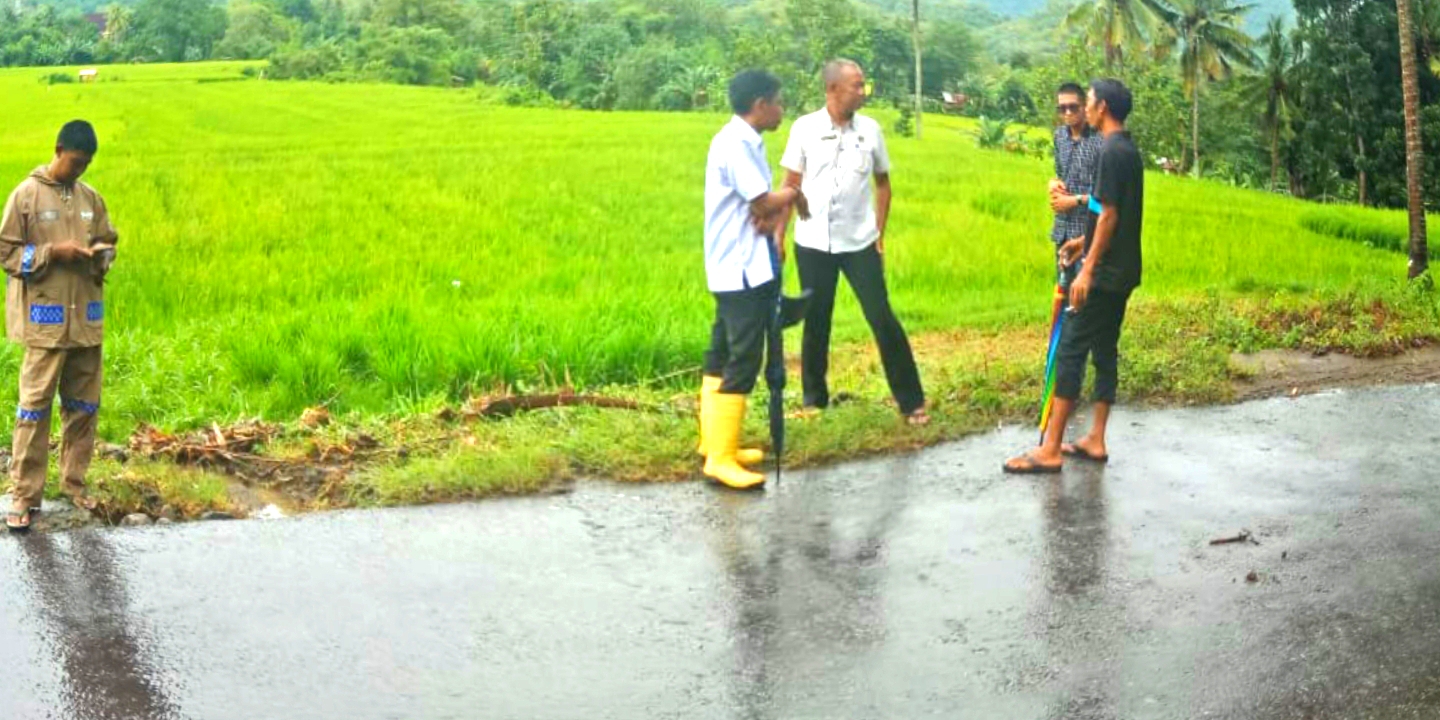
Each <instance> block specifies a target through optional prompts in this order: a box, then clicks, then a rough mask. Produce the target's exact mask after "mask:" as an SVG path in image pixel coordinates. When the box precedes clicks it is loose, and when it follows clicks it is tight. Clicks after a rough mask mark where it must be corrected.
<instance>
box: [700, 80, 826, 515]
mask: <svg viewBox="0 0 1440 720" xmlns="http://www.w3.org/2000/svg"><path fill="white" fill-rule="evenodd" d="M730 105H731V107H732V109H734V111H735V116H734V117H732V118H731V119H730V122H729V123H727V124H726V125H725V127H723V128H721V130H720V132H718V133H716V135H715V138H714V140H712V141H711V143H710V154H709V158H708V160H707V162H706V167H705V276H706V281H707V283H708V285H709V288H710V292H711V293H713V294H714V295H715V324H714V326H713V327H712V328H711V339H710V350H709V352H707V353H706V354H705V377H704V382H703V384H702V386H701V393H700V448H699V449H700V451H701V452H702V453H703V454H704V455H705V475H706V476H708V477H710V478H713V479H714V480H716V481H718V482H720V483H722V484H724V485H727V486H729V487H732V488H736V489H749V488H755V487H759V486H760V485H763V484H764V482H765V476H764V475H759V474H757V473H752V472H750V471H749V470H746V469H745V468H744V467H743V466H742V465H741V461H742V460H744V461H747V462H749V463H751V464H754V463H756V462H759V461H760V459H761V455H760V453H759V452H758V451H755V450H746V451H741V450H740V449H739V441H740V427H741V425H742V423H743V421H744V419H745V404H746V398H747V396H748V395H749V394H750V392H751V391H752V390H754V389H755V382H756V380H757V379H758V378H759V375H760V365H761V363H762V361H763V360H764V349H765V336H766V330H767V328H768V327H769V323H770V322H771V319H772V318H773V317H774V314H775V307H776V303H778V302H779V299H780V277H779V266H780V263H779V258H778V248H777V247H776V246H775V245H774V240H773V239H772V237H773V235H774V234H775V228H776V226H777V225H779V224H780V223H781V222H783V221H784V220H785V219H786V218H788V217H789V211H790V209H791V208H792V207H794V208H795V209H796V210H797V211H798V212H799V214H800V216H801V217H809V210H808V208H807V206H806V203H805V196H804V195H802V194H801V192H800V189H799V187H797V186H786V187H785V188H783V189H781V190H776V191H774V192H771V185H772V183H773V182H774V180H773V176H772V174H771V172H770V162H769V160H768V159H767V157H766V155H765V141H764V139H762V138H761V136H760V134H761V133H762V132H769V131H771V130H774V129H775V128H777V127H780V121H781V119H782V118H783V117H784V115H785V110H784V107H783V106H782V105H781V104H780V81H779V80H777V79H776V78H775V76H773V75H771V74H769V73H767V72H763V71H759V70H750V71H746V72H742V73H740V74H739V75H736V76H735V79H734V80H732V81H731V83H730Z"/></svg>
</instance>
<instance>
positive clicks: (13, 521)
mask: <svg viewBox="0 0 1440 720" xmlns="http://www.w3.org/2000/svg"><path fill="white" fill-rule="evenodd" d="M34 513H35V508H25V511H24V512H16V511H15V510H11V511H10V512H7V513H5V527H6V528H8V529H9V530H10V532H12V533H22V532H25V531H27V530H29V529H30V521H31V519H32V518H31V516H32V515H33V514H34Z"/></svg>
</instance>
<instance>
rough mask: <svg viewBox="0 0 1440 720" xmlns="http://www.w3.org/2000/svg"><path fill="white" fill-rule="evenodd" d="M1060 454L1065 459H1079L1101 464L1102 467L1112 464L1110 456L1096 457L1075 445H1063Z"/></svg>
mask: <svg viewBox="0 0 1440 720" xmlns="http://www.w3.org/2000/svg"><path fill="white" fill-rule="evenodd" d="M1060 454H1061V455H1064V456H1065V457H1072V458H1078V459H1080V460H1089V461H1090V462H1093V463H1099V464H1101V465H1104V464H1106V463H1109V462H1110V456H1109V455H1096V454H1094V453H1092V452H1090V451H1089V450H1086V449H1085V448H1083V447H1080V446H1079V445H1077V444H1075V443H1065V444H1064V445H1061V446H1060Z"/></svg>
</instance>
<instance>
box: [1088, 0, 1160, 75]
mask: <svg viewBox="0 0 1440 720" xmlns="http://www.w3.org/2000/svg"><path fill="white" fill-rule="evenodd" d="M1169 18H1170V8H1169V7H1167V5H1166V3H1165V1H1164V0H1081V1H1080V3H1079V4H1077V5H1076V6H1075V8H1074V9H1073V10H1071V11H1070V14H1069V15H1068V16H1066V18H1065V27H1066V29H1067V30H1078V31H1080V32H1083V33H1085V37H1086V39H1087V40H1088V42H1089V43H1090V46H1091V47H1102V48H1104V49H1105V69H1106V70H1107V71H1110V72H1114V71H1115V70H1116V69H1118V68H1120V67H1121V66H1122V65H1123V64H1124V62H1125V52H1126V51H1130V50H1133V51H1143V50H1144V49H1145V47H1146V46H1147V45H1148V44H1151V43H1154V42H1155V40H1156V36H1157V34H1160V33H1163V32H1164V31H1165V27H1166V24H1167V21H1168V20H1169Z"/></svg>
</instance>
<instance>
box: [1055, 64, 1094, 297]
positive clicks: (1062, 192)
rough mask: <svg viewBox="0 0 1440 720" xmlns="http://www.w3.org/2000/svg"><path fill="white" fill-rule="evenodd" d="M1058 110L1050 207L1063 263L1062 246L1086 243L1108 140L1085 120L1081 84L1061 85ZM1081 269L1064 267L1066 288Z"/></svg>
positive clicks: (1057, 248) (1057, 250)
mask: <svg viewBox="0 0 1440 720" xmlns="http://www.w3.org/2000/svg"><path fill="white" fill-rule="evenodd" d="M1055 111H1056V112H1057V113H1058V114H1059V115H1060V120H1061V121H1062V122H1061V125H1060V127H1058V128H1056V129H1055V178H1054V179H1053V180H1051V181H1050V209H1051V210H1053V211H1055V225H1054V228H1053V229H1052V230H1051V231H1050V240H1051V241H1052V242H1054V243H1055V253H1056V258H1057V262H1060V264H1061V265H1062V266H1063V265H1064V264H1065V263H1064V258H1062V257H1061V256H1062V253H1061V251H1060V249H1061V247H1062V246H1063V245H1065V243H1067V242H1071V241H1072V240H1076V239H1080V240H1081V243H1082V244H1083V240H1084V237H1085V229H1086V221H1087V220H1088V219H1089V218H1088V215H1089V212H1090V211H1089V209H1088V206H1089V204H1090V191H1091V189H1092V188H1093V187H1094V184H1095V170H1096V167H1097V166H1096V163H1097V161H1098V160H1099V158H1100V146H1101V144H1102V143H1103V142H1104V140H1105V139H1104V138H1103V137H1101V136H1100V133H1097V132H1094V131H1093V130H1091V129H1090V125H1089V124H1088V123H1086V122H1085V90H1084V88H1081V87H1080V86H1079V85H1078V84H1076V83H1065V84H1064V85H1061V86H1060V91H1059V94H1058V96H1057V101H1056V104H1055ZM1077 270H1078V268H1077V266H1076V265H1075V264H1074V263H1070V264H1069V266H1068V267H1065V268H1064V271H1065V278H1064V285H1065V286H1066V287H1069V286H1070V282H1071V281H1072V280H1074V279H1075V273H1076V271H1077Z"/></svg>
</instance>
